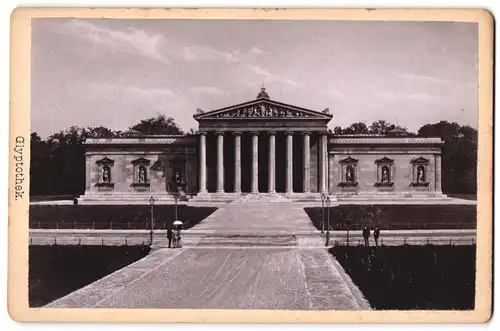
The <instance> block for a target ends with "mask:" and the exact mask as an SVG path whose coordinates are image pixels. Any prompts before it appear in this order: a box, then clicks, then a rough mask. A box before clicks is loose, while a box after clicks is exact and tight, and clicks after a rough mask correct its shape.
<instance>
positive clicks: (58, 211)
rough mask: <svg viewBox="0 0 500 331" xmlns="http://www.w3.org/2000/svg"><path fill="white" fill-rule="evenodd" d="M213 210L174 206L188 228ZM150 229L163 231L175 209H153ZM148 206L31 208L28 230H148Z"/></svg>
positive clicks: (56, 206)
mask: <svg viewBox="0 0 500 331" xmlns="http://www.w3.org/2000/svg"><path fill="white" fill-rule="evenodd" d="M216 210H217V208H215V207H192V206H186V205H179V206H177V219H178V220H180V221H182V222H183V223H184V229H187V228H190V227H192V226H194V225H196V224H198V223H200V222H201V221H202V220H204V219H205V218H207V217H208V216H209V215H210V214H212V213H213V212H214V211H216ZM153 218H154V228H155V229H166V228H168V227H171V226H172V223H173V222H174V221H175V219H176V208H175V205H158V206H155V207H154V209H153ZM150 220H151V207H150V206H149V205H31V206H30V223H29V226H30V229H149V228H150V227H151V221H150Z"/></svg>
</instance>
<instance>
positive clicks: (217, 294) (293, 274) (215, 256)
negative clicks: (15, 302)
mask: <svg viewBox="0 0 500 331" xmlns="http://www.w3.org/2000/svg"><path fill="white" fill-rule="evenodd" d="M332 260H333V258H332V257H331V256H330V255H329V254H328V253H327V252H326V251H325V250H324V249H298V248H293V249H288V248H280V249H278V248H276V249H246V248H241V249H237V248H231V249H206V248H181V249H159V250H156V251H154V252H153V253H151V254H150V255H149V256H147V257H145V258H144V259H142V260H140V261H138V262H136V263H133V264H131V265H129V266H128V267H125V268H123V269H121V270H119V271H117V272H115V273H113V274H111V275H109V276H107V277H104V278H102V279H101V280H99V281H97V282H95V283H93V284H90V285H89V286H87V287H84V288H82V289H80V290H77V291H75V292H73V293H71V294H69V295H67V296H65V297H63V298H61V299H59V300H56V301H54V302H52V303H50V304H49V305H47V306H46V307H47V308H185V309H196V308H203V309H287V310H334V309H345V310H361V309H363V310H366V309H369V304H368V302H367V301H366V300H365V299H364V298H363V297H362V295H361V294H360V292H359V290H357V288H356V287H355V286H354V285H353V284H352V283H348V282H345V281H344V279H345V278H346V277H347V278H348V276H347V275H345V273H344V271H343V269H342V268H341V267H339V265H338V264H337V265H336V264H335V263H334V262H333V261H332ZM356 291H358V292H356ZM353 292H354V293H356V294H353Z"/></svg>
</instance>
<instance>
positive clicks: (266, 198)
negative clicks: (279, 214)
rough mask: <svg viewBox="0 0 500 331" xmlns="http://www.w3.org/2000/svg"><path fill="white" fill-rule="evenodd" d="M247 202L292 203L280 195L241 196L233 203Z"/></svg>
mask: <svg viewBox="0 0 500 331" xmlns="http://www.w3.org/2000/svg"><path fill="white" fill-rule="evenodd" d="M247 202H291V201H290V200H289V199H287V198H286V197H284V196H282V195H281V194H278V193H258V194H251V193H250V194H245V195H241V196H239V197H238V198H236V200H234V201H233V202H232V203H247Z"/></svg>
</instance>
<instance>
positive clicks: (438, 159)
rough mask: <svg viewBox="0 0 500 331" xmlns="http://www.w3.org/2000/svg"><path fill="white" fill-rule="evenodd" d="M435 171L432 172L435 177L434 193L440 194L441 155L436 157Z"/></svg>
mask: <svg viewBox="0 0 500 331" xmlns="http://www.w3.org/2000/svg"><path fill="white" fill-rule="evenodd" d="M435 167H436V169H435V171H434V173H435V176H436V192H438V193H441V155H436V165H435Z"/></svg>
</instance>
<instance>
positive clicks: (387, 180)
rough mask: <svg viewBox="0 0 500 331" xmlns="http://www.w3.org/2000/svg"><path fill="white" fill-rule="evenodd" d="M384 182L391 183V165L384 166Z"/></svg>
mask: <svg viewBox="0 0 500 331" xmlns="http://www.w3.org/2000/svg"><path fill="white" fill-rule="evenodd" d="M382 183H389V167H388V166H383V167H382Z"/></svg>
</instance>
